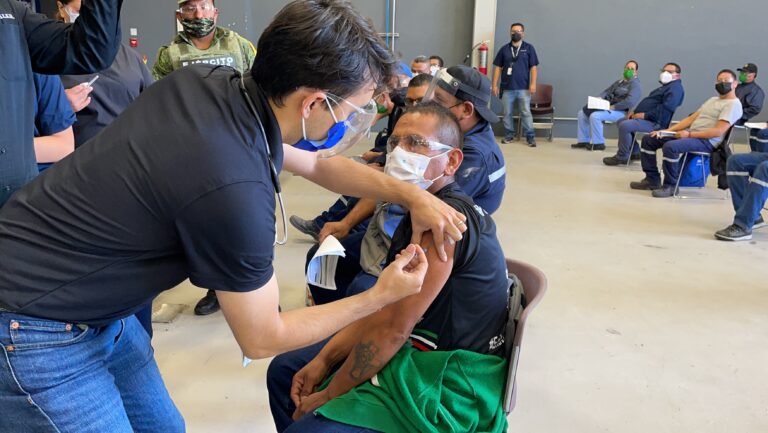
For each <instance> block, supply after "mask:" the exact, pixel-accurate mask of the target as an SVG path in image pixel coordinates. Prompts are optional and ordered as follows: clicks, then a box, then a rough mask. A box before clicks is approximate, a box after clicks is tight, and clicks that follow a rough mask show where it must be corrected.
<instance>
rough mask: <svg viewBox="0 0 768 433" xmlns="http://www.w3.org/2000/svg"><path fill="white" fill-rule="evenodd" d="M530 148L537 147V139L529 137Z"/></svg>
mask: <svg viewBox="0 0 768 433" xmlns="http://www.w3.org/2000/svg"><path fill="white" fill-rule="evenodd" d="M528 147H536V138H534V137H528Z"/></svg>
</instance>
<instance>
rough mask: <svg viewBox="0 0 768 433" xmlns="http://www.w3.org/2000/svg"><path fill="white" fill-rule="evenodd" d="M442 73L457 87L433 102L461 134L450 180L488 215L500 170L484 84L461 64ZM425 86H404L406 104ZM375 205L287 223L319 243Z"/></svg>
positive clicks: (338, 208) (420, 81)
mask: <svg viewBox="0 0 768 433" xmlns="http://www.w3.org/2000/svg"><path fill="white" fill-rule="evenodd" d="M445 72H447V75H448V76H450V77H451V78H452V79H454V80H455V82H456V83H458V85H457V87H455V88H451V90H450V92H449V91H448V90H446V89H445V88H443V87H446V88H447V86H443V87H438V89H437V90H436V95H435V102H437V103H439V104H440V105H442V106H443V107H446V108H449V109H450V110H451V112H452V113H453V114H454V115H455V116H456V117H458V118H459V124H460V125H461V131H462V133H464V162H462V164H461V169H460V170H459V173H458V174H457V175H456V182H457V183H458V184H459V185H460V186H461V188H462V190H463V191H464V192H465V193H467V195H469V196H470V197H472V199H473V200H474V201H475V203H477V204H478V205H479V206H481V207H482V208H483V209H485V210H486V211H488V212H489V213H491V214H493V213H494V212H496V210H498V209H499V207H500V206H501V201H502V198H503V196H504V190H505V188H506V166H505V163H504V155H503V154H502V153H501V149H500V148H499V146H498V144H497V143H496V138H495V137H494V135H493V129H492V128H491V125H490V124H491V123H495V122H498V117H497V116H496V115H495V114H494V113H493V112H492V111H491V110H490V109H489V108H488V104H489V101H490V99H491V88H490V87H491V86H490V81H489V80H488V79H487V78H486V77H485V76H484V75H482V74H481V73H480V72H478V71H477V70H476V69H473V68H470V67H467V66H453V67H451V68H448V70H447V71H445ZM429 83H430V77H429V76H416V77H415V78H414V79H413V80H412V81H411V84H409V86H408V93H407V94H406V97H405V103H406V106H413V105H414V104H415V103H418V102H421V99H422V98H423V97H424V95H425V94H426V93H427V88H428V87H429ZM454 92H455V94H452V93H454ZM375 207H376V203H375V202H373V201H370V200H363V201H361V202H355V203H353V205H352V206H349V205H347V204H345V203H343V202H337V203H336V204H335V205H334V206H333V207H332V208H331V210H329V212H328V213H325V212H324V213H323V215H320V216H319V217H316V218H315V219H314V220H304V219H301V218H299V217H296V216H292V217H291V224H292V225H293V226H294V227H296V228H297V229H298V230H299V231H301V232H302V233H305V234H308V235H310V236H312V237H313V238H316V239H318V240H320V241H321V242H322V240H323V239H324V238H325V236H327V235H329V234H332V235H334V236H336V237H337V238H339V237H345V236H346V235H347V234H348V233H349V231H350V230H351V229H352V228H354V227H357V226H358V225H359V224H361V223H362V222H363V221H364V220H365V219H366V218H368V217H369V216H370V215H371V214H372V213H373V210H374V209H375ZM353 208H357V209H355V210H356V212H355V215H351V217H350V218H346V217H347V215H350V212H351V209H353ZM326 226H327V227H326Z"/></svg>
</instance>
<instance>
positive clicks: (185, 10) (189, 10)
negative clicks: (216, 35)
mask: <svg viewBox="0 0 768 433" xmlns="http://www.w3.org/2000/svg"><path fill="white" fill-rule="evenodd" d="M214 9H215V7H214V6H213V5H212V4H210V3H208V2H205V3H200V4H197V5H190V4H185V5H184V6H182V7H180V8H179V10H178V11H177V12H179V13H180V14H183V15H194V14H195V12H197V11H198V10H200V12H211V11H212V10H214Z"/></svg>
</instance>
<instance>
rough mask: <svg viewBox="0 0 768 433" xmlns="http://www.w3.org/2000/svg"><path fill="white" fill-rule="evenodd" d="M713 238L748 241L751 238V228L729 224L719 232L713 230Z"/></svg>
mask: <svg viewBox="0 0 768 433" xmlns="http://www.w3.org/2000/svg"><path fill="white" fill-rule="evenodd" d="M715 238H717V239H720V240H721V241H748V240H750V239H752V230H747V229H745V228H741V227H739V226H737V225H736V224H731V225H729V226H728V227H726V228H724V229H722V230H720V231H719V232H715Z"/></svg>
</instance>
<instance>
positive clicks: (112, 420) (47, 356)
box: [0, 311, 185, 433]
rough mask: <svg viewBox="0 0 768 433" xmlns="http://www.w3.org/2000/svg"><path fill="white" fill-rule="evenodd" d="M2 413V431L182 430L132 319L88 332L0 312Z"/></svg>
mask: <svg viewBox="0 0 768 433" xmlns="http://www.w3.org/2000/svg"><path fill="white" fill-rule="evenodd" d="M0 408H2V413H3V414H4V415H3V416H0V432H13V433H32V432H34V433H69V432H73V433H74V432H77V433H103V432H108V433H132V432H141V433H144V432H146V433H149V432H168V433H177V432H183V431H185V428H184V420H183V418H182V417H181V414H180V413H179V411H178V410H177V409H176V406H175V405H174V404H173V401H171V397H170V396H169V395H168V391H167V390H166V389H165V385H164V384H163V379H162V377H161V376H160V371H159V370H158V368H157V364H156V363H155V360H154V356H153V351H152V347H151V345H150V340H149V335H147V333H146V331H144V329H143V328H142V327H141V325H140V324H139V322H138V321H137V320H136V317H135V316H131V317H130V318H127V319H123V320H117V321H114V322H112V323H110V324H109V325H107V326H104V327H101V328H91V327H88V326H86V325H76V324H70V323H62V322H56V321H51V320H43V319H37V318H33V317H28V316H24V315H20V314H15V313H10V312H5V311H0ZM8 414H11V416H8Z"/></svg>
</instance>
